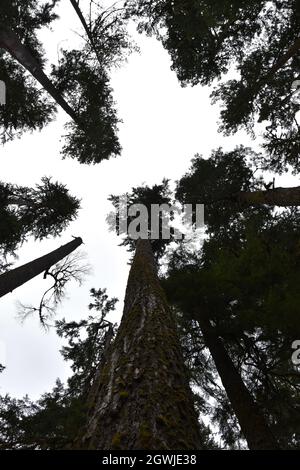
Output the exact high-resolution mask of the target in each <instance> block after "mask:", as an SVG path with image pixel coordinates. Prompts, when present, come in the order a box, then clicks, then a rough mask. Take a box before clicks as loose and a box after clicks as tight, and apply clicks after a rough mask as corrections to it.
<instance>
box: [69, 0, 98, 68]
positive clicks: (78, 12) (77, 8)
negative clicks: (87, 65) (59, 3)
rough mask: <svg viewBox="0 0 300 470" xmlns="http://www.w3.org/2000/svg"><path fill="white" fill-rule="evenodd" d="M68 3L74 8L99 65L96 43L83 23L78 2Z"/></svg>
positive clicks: (73, 0)
mask: <svg viewBox="0 0 300 470" xmlns="http://www.w3.org/2000/svg"><path fill="white" fill-rule="evenodd" d="M70 2H71V4H72V6H73V8H74V10H75V12H76V14H77V16H78V18H79V20H80V22H81V24H82V26H83V29H84V30H85V32H86V35H87V37H88V39H89V41H90V44H91V47H92V49H93V51H94V53H95V55H96V57H97V60H98V62H99V64H100V65H101V58H100V57H99V54H98V51H97V45H96V43H95V41H94V38H93V35H92V32H91V30H90V28H89V27H88V25H87V22H86V21H85V18H84V16H83V14H82V11H81V9H80V7H79V2H78V0H70Z"/></svg>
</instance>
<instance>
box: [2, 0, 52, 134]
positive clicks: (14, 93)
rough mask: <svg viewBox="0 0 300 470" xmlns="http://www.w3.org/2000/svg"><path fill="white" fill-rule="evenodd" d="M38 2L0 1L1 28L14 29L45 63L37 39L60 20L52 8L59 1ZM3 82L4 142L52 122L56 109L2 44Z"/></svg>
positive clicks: (31, 0)
mask: <svg viewBox="0 0 300 470" xmlns="http://www.w3.org/2000/svg"><path fill="white" fill-rule="evenodd" d="M38 3H41V2H37V0H30V1H28V2H24V1H20V0H13V1H10V2H1V6H0V29H1V28H6V27H7V26H9V27H11V29H13V30H14V31H15V32H16V33H17V34H18V36H19V38H20V39H21V40H22V42H23V44H24V45H25V46H26V47H27V48H28V49H29V50H30V51H31V53H32V54H33V55H34V57H35V58H36V59H37V60H38V62H39V63H40V64H41V65H43V64H44V63H45V58H44V51H43V48H42V44H41V43H40V41H39V40H38V39H37V31H38V30H39V29H40V28H42V27H47V26H49V25H50V24H51V22H52V21H53V20H55V19H56V18H57V16H56V14H55V13H54V12H53V8H54V7H55V5H56V4H57V3H58V2H57V1H56V0H55V1H52V2H47V3H46V2H45V3H43V4H42V5H38ZM0 79H1V80H3V81H4V82H5V84H6V105H5V106H0V125H1V128H2V129H1V140H2V143H5V142H6V141H8V140H12V139H13V138H14V137H16V136H17V137H20V136H21V135H22V134H23V133H24V132H27V131H33V130H36V129H39V130H40V129H42V128H43V127H44V126H45V125H46V124H48V123H49V122H50V121H51V120H52V119H53V113H54V111H55V109H56V108H55V106H54V104H53V103H51V102H50V101H49V98H48V97H47V95H46V93H45V91H43V90H41V89H40V87H38V86H37V84H36V82H35V80H34V79H32V78H31V77H30V76H28V75H27V74H25V73H24V69H23V67H22V66H21V65H19V64H18V63H17V62H16V61H15V60H14V59H12V58H11V57H10V56H9V54H8V53H7V52H5V51H4V50H3V49H1V43H0Z"/></svg>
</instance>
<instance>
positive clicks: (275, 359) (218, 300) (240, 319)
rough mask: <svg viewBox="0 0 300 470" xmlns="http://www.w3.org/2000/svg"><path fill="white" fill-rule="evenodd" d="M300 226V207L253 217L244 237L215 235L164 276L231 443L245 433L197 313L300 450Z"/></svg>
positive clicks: (279, 430) (282, 439)
mask: <svg viewBox="0 0 300 470" xmlns="http://www.w3.org/2000/svg"><path fill="white" fill-rule="evenodd" d="M299 229H300V227H299V214H298V212H296V211H291V212H286V213H282V214H281V215H278V214H277V216H275V217H271V216H269V217H268V218H261V217H258V216H257V215H255V214H254V215H253V216H251V215H248V217H247V219H246V220H244V221H243V222H240V229H239V236H238V237H230V234H227V237H223V238H222V237H212V238H211V239H209V240H207V241H205V243H204V246H203V250H202V252H201V253H199V254H198V256H195V257H194V259H191V258H190V257H189V256H188V257H187V259H186V260H185V259H184V257H183V256H181V254H180V253H176V255H175V256H174V258H173V260H172V263H171V264H170V272H169V277H168V278H167V280H166V281H165V282H164V287H165V289H166V291H167V294H168V298H169V300H170V301H171V302H172V303H173V304H175V305H176V306H177V309H179V311H180V312H181V315H183V318H184V319H185V331H188V334H189V335H190V336H188V335H187V336H186V339H185V344H186V350H187V351H188V354H187V357H188V358H189V361H190V368H191V373H192V380H194V381H195V383H196V384H197V385H198V386H199V387H200V396H202V397H204V398H205V397H207V396H210V397H211V399H213V402H212V404H211V406H210V407H209V408H210V409H209V411H208V412H209V413H210V414H211V417H212V419H213V420H214V421H215V422H216V423H218V424H219V427H220V431H221V433H222V437H223V441H224V443H227V444H228V445H229V446H232V445H233V442H234V440H235V439H236V438H237V436H238V435H239V431H238V427H236V422H235V418H234V416H233V414H232V410H231V406H230V405H229V403H228V402H227V400H226V399H225V396H224V394H223V393H221V392H220V390H219V387H218V385H217V381H216V376H215V373H214V372H213V371H214V368H212V367H211V365H209V363H207V362H206V363H205V362H204V359H203V354H204V353H205V350H204V352H203V346H204V343H203V340H201V334H200V330H199V327H197V317H198V315H202V314H205V315H208V316H209V318H210V319H211V321H212V322H213V325H214V328H215V329H216V331H217V332H218V334H219V335H220V336H221V337H222V339H223V341H224V343H225V345H226V349H227V351H228V352H229V354H230V356H231V358H232V360H233V362H234V364H235V366H236V368H237V369H238V370H239V371H240V373H241V375H242V378H243V380H244V382H245V384H246V386H247V388H248V390H249V391H250V393H251V394H252V396H253V397H254V398H255V400H256V402H257V403H258V404H259V406H260V408H261V409H262V410H263V412H264V415H265V417H266V418H267V420H268V423H269V425H270V427H271V430H272V432H273V433H274V435H275V436H276V438H277V440H278V442H279V444H280V446H281V447H282V448H299V444H300V429H299V422H300V419H299V413H300V409H299V403H300V390H299V371H298V370H297V368H296V366H294V365H293V364H292V361H291V354H292V348H291V345H292V342H293V341H294V340H295V338H298V336H299V332H300V324H299V319H298V317H299V316H298V314H297V311H298V310H299V302H300V298H299V294H298V290H299V289H298V286H299V281H300V269H299V267H300V266H299V233H300V230H299ZM191 335H192V336H191ZM189 338H190V339H189ZM204 357H205V356H204ZM204 364H205V365H204ZM226 423H227V424H226Z"/></svg>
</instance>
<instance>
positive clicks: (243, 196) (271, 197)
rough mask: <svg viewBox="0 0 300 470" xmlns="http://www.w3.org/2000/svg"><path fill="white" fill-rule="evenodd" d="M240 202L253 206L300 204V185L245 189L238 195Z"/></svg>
mask: <svg viewBox="0 0 300 470" xmlns="http://www.w3.org/2000/svg"><path fill="white" fill-rule="evenodd" d="M237 199H238V201H240V202H243V203H246V204H249V205H251V206H258V205H261V204H266V205H269V206H283V207H287V206H300V186H297V187H295V188H275V189H269V190H267V191H244V192H240V193H239V194H238V195H237Z"/></svg>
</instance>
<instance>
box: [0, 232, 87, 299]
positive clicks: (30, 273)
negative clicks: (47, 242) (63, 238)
mask: <svg viewBox="0 0 300 470" xmlns="http://www.w3.org/2000/svg"><path fill="white" fill-rule="evenodd" d="M81 244H82V239H81V238H75V239H74V240H73V241H71V242H69V243H67V244H66V245H63V246H61V247H60V248H57V249H56V250H54V251H51V253H48V254H47V255H45V256H42V257H41V258H37V259H35V260H34V261H30V263H27V264H24V265H23V266H20V267H19V268H15V269H12V270H11V271H8V272H7V273H4V274H1V275H0V297H3V295H6V294H8V293H9V292H12V291H13V290H14V289H16V288H17V287H20V286H22V285H23V284H25V282H28V281H30V279H33V278H34V277H35V276H38V275H39V274H41V273H42V272H44V271H45V272H46V271H47V270H48V269H49V268H51V266H53V265H54V264H56V263H58V261H60V260H62V259H63V258H65V257H66V256H68V255H69V254H70V253H72V252H73V251H74V250H75V249H76V248H77V247H78V246H80V245H81Z"/></svg>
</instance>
